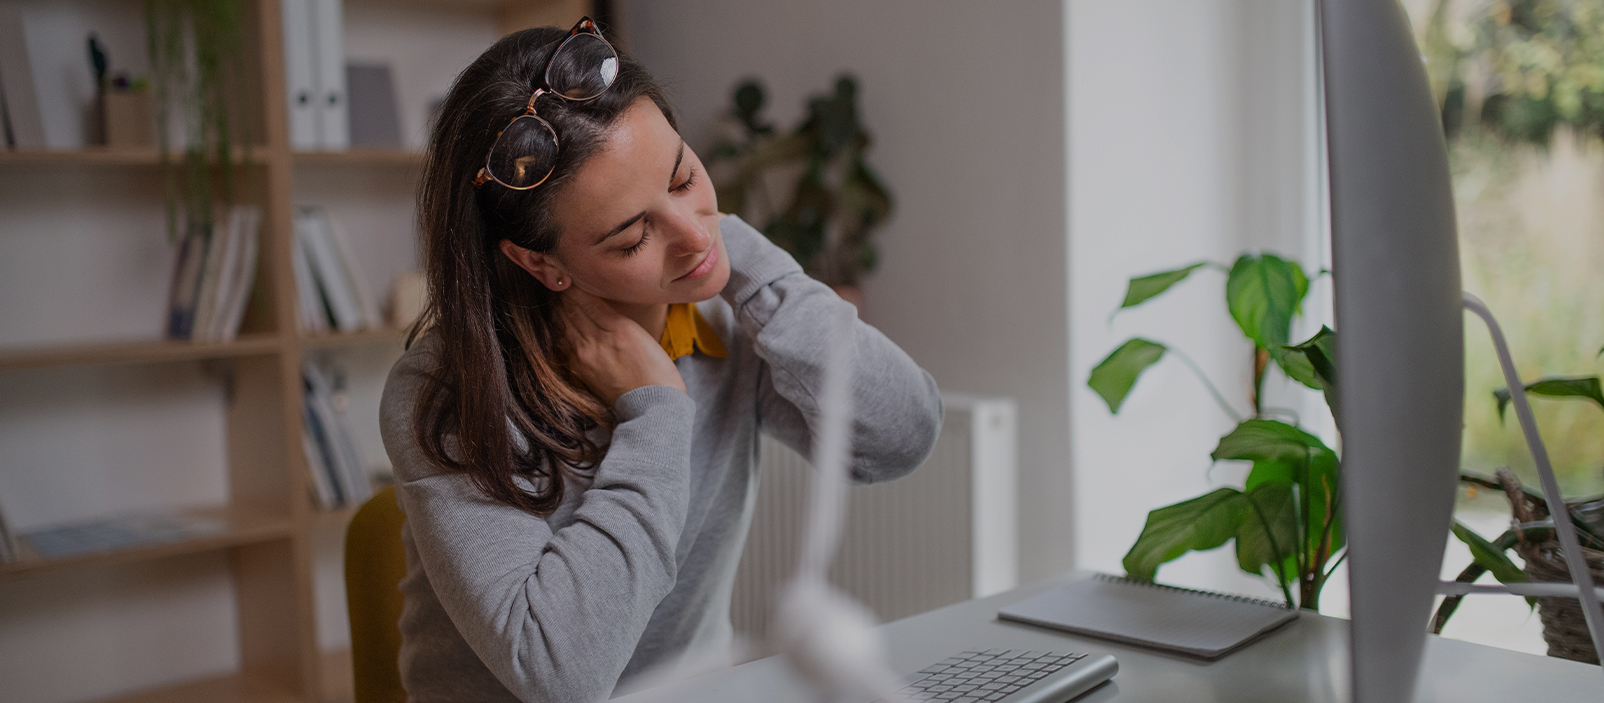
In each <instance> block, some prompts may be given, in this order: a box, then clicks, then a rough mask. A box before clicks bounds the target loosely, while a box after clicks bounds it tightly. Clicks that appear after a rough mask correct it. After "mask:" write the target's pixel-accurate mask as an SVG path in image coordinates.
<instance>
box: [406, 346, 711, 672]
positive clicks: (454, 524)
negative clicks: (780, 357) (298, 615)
mask: <svg viewBox="0 0 1604 703" xmlns="http://www.w3.org/2000/svg"><path fill="white" fill-rule="evenodd" d="M401 371H403V370H402V369H401V368H400V367H399V366H398V368H397V372H401ZM417 378H418V376H417V375H416V374H414V375H413V376H412V377H410V378H402V379H399V380H398V379H397V377H396V373H392V376H391V379H390V383H388V384H386V389H385V398H384V401H383V414H384V415H385V417H383V418H382V425H383V428H384V440H385V447H386V449H387V450H388V452H389V454H390V456H391V458H392V460H393V461H394V462H395V470H396V478H397V495H398V496H399V497H400V503H401V506H402V508H403V509H404V510H405V512H406V515H407V521H408V525H409V529H410V531H411V534H412V538H413V542H414V544H415V546H416V549H417V554H418V558H419V560H420V562H421V563H422V566H423V570H424V572H425V573H426V574H427V575H428V578H429V581H430V584H431V586H432V587H433V588H434V590H435V593H436V595H437V596H438V597H439V601H440V603H441V605H442V607H443V608H444V610H445V611H446V614H447V616H449V617H450V619H451V622H452V624H453V625H455V626H456V628H457V630H458V632H459V633H460V634H461V635H462V637H463V639H464V640H465V641H466V642H467V643H468V646H469V647H470V648H472V649H473V651H474V653H475V654H477V655H478V657H479V659H480V660H481V661H482V662H484V664H485V666H486V667H487V668H488V669H489V670H490V671H491V673H493V674H494V675H495V677H496V678H497V679H498V680H499V681H500V682H501V684H502V685H503V686H505V687H506V688H507V690H509V691H511V692H512V693H513V694H514V695H516V696H517V697H518V698H519V699H520V700H524V701H541V702H543V703H557V702H577V703H589V702H590V701H598V700H604V699H606V698H607V697H608V696H610V695H611V693H612V691H613V687H614V685H616V684H617V682H618V678H619V675H620V674H621V673H622V672H623V670H624V667H625V665H626V664H627V663H628V661H629V659H630V656H631V655H632V654H633V652H634V650H635V646H636V644H637V643H638V642H639V640H640V637H641V633H642V632H644V631H645V629H646V624H647V622H648V620H649V619H650V618H651V615H652V612H653V610H654V609H655V608H656V607H657V605H658V603H659V602H660V601H662V599H663V598H664V597H665V596H666V595H667V594H668V593H669V591H670V589H672V588H673V586H674V580H675V576H676V568H677V567H676V561H675V548H676V544H677V543H678V541H679V533H680V531H681V529H682V528H683V527H684V523H685V513H686V505H687V501H688V494H689V491H690V485H689V484H690V481H689V476H690V470H689V465H690V435H691V418H692V416H693V415H694V414H695V403H694V402H693V401H692V400H691V399H690V398H689V397H688V396H686V395H685V394H684V393H682V392H680V391H678V390H675V389H671V388H666V387H663V386H647V387H644V388H638V389H636V390H633V391H630V392H629V393H626V394H624V395H623V396H621V397H620V398H619V399H618V402H617V404H616V406H615V409H614V411H615V413H616V415H617V418H618V425H617V427H616V428H615V429H614V431H613V435H612V443H611V445H610V447H609V449H608V451H607V455H606V458H605V459H604V460H603V461H602V462H601V464H600V466H598V467H597V469H596V472H595V479H594V481H593V483H592V484H591V486H590V488H589V489H588V490H586V491H585V493H584V496H583V498H582V501H581V503H580V504H579V506H578V508H577V509H576V510H575V513H574V520H573V522H572V523H571V524H569V525H568V526H567V527H564V528H562V529H559V530H556V531H553V530H552V529H551V527H550V525H548V523H547V522H546V521H545V520H543V519H541V518H538V517H535V516H533V515H530V514H528V513H525V512H523V511H520V510H517V509H515V508H512V507H510V506H507V505H503V504H500V503H497V502H495V501H493V500H491V499H490V498H488V497H487V496H485V495H484V494H483V493H482V492H481V491H479V490H478V489H477V488H475V487H474V485H473V483H472V482H471V480H470V479H469V478H468V477H467V476H464V475H462V474H455V473H445V472H442V471H440V470H439V469H437V468H435V467H433V466H432V465H430V464H428V463H427V462H426V461H424V459H423V457H422V455H421V453H419V451H418V450H417V449H416V444H415V443H414V442H413V438H412V435H411V431H410V425H411V418H412V412H413V411H412V400H413V397H414V394H415V391H416V386H417Z"/></svg>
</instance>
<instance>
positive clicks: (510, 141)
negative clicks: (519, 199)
mask: <svg viewBox="0 0 1604 703" xmlns="http://www.w3.org/2000/svg"><path fill="white" fill-rule="evenodd" d="M556 163H557V133H556V132H554V131H552V129H551V125H550V124H547V122H546V121H545V120H543V119H540V118H539V117H536V116H533V115H525V116H523V117H520V118H518V119H516V120H513V121H512V124H510V125H507V128H506V129H505V130H502V132H501V136H499V137H497V138H496V144H495V146H492V147H491V148H490V162H489V163H487V164H486V165H485V166H486V168H488V169H489V170H490V175H491V176H494V177H495V179H496V180H498V181H501V182H502V183H503V184H505V185H507V186H509V187H512V188H530V187H533V186H536V185H539V184H540V182H541V181H544V180H546V176H547V175H550V174H551V169H552V167H553V166H554V165H555V164H556Z"/></svg>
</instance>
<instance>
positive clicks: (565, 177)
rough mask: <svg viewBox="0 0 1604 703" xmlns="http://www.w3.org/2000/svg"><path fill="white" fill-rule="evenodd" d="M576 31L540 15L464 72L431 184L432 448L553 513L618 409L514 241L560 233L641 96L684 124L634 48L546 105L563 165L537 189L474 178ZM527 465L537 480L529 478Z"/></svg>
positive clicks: (485, 486) (432, 164)
mask: <svg viewBox="0 0 1604 703" xmlns="http://www.w3.org/2000/svg"><path fill="white" fill-rule="evenodd" d="M566 36H567V32H566V31H564V30H561V29H558V28H556V27H539V28H535V29H526V30H523V31H520V32H515V33H513V34H509V35H507V36H506V37H503V38H502V39H501V40H500V41H498V42H496V43H495V45H493V46H491V47H490V48H489V49H488V50H486V51H485V53H484V54H482V55H480V56H479V58H478V59H476V60H475V61H474V62H473V63H472V64H471V65H469V66H468V68H466V69H464V70H463V72H462V74H461V75H459V76H457V80H456V83H454V84H453V85H452V87H451V92H450V93H449V94H447V95H446V99H445V103H444V104H443V105H442V106H441V108H440V114H439V117H438V119H437V120H436V122H435V125H434V132H433V134H432V135H431V137H430V140H429V148H428V152H427V154H425V157H424V166H423V178H422V180H421V182H420V183H419V186H418V224H419V229H420V230H421V233H422V238H423V259H424V268H425V271H426V275H427V277H428V282H429V302H428V306H427V308H426V309H425V311H424V314H423V316H422V318H420V319H419V321H418V323H417V324H416V325H414V327H413V329H412V333H411V335H410V337H409V339H408V344H409V345H410V344H411V342H412V341H413V340H414V339H416V337H417V336H418V335H419V334H420V332H421V331H422V330H424V329H426V328H427V329H428V331H429V334H433V335H436V336H438V337H439V345H438V346H439V355H438V357H437V358H436V364H435V366H434V368H433V371H432V373H431V375H429V376H428V377H427V378H426V379H425V381H424V385H423V390H422V392H421V393H419V395H418V401H417V406H416V408H415V409H414V416H413V435H414V436H415V437H417V441H418V444H419V446H420V448H421V449H422V451H423V453H424V456H425V457H427V458H428V459H429V460H430V461H431V462H433V463H435V464H436V465H438V466H440V467H441V468H443V469H445V470H447V471H453V472H459V473H464V474H467V475H468V476H470V477H471V478H472V479H473V483H474V485H475V486H477V487H478V488H479V489H480V490H482V491H484V493H485V495H487V496H489V497H490V498H492V499H494V500H496V501H499V502H502V503H506V504H508V505H512V506H514V507H517V508H520V509H523V510H525V511H528V512H530V513H533V514H535V515H539V516H545V515H549V514H551V512H552V511H553V510H555V509H556V508H557V506H558V505H560V504H561V503H562V500H563V485H564V479H565V476H566V475H569V474H571V473H573V472H588V471H590V470H593V469H594V467H595V465H596V464H597V463H598V462H600V461H601V458H602V456H603V455H604V454H605V452H606V450H605V448H604V447H601V446H598V445H597V443H596V442H595V441H594V440H593V439H592V438H591V436H590V433H591V432H592V431H593V430H595V429H596V428H597V427H600V426H606V427H609V428H610V427H611V425H612V423H613V419H612V414H611V410H610V409H609V408H608V407H607V406H606V405H604V404H603V403H601V402H600V401H599V400H597V399H596V398H595V396H593V395H591V393H590V392H588V391H587V390H586V389H585V386H584V384H583V383H581V382H580V381H579V380H578V378H576V377H575V376H574V375H573V373H572V372H571V371H570V370H569V368H568V364H567V363H565V360H566V359H567V358H568V355H569V350H568V347H567V344H566V341H565V339H566V338H565V337H564V333H563V327H562V323H561V321H560V318H559V317H558V315H557V306H556V302H557V297H556V295H555V294H553V293H552V292H551V291H549V290H547V289H546V287H545V286H544V285H542V284H541V283H540V282H539V281H537V280H536V279H535V278H534V277H533V276H531V275H529V274H528V273H527V272H526V271H524V270H523V269H521V268H519V267H518V266H517V265H516V264H514V263H512V262H511V261H510V260H508V259H507V257H506V256H505V255H503V254H502V253H501V250H500V242H501V240H503V239H507V240H511V241H512V242H513V243H514V244H517V245H518V246H520V247H523V248H525V249H529V250H532V251H537V252H548V251H551V250H552V249H553V248H554V247H555V246H556V245H557V235H558V233H557V230H556V225H555V223H554V222H553V220H552V216H551V206H552V202H553V201H554V200H555V199H557V198H561V197H563V192H564V190H565V188H564V186H565V184H566V183H567V182H568V181H569V180H570V179H571V178H572V177H573V175H574V173H575V171H577V170H578V168H579V167H580V165H582V164H583V163H584V162H585V161H586V160H587V159H588V158H590V156H592V155H593V154H595V153H596V152H597V151H598V150H599V149H600V148H602V147H603V146H604V144H605V142H606V140H607V138H608V132H609V130H610V129H611V127H612V126H613V124H614V123H615V122H616V120H617V119H618V117H619V115H620V114H622V113H623V112H624V111H625V110H626V109H627V108H628V107H629V106H630V105H633V104H634V103H635V102H636V101H637V100H639V99H641V98H648V99H650V100H652V101H653V102H654V103H656V104H657V107H658V108H659V109H661V110H662V111H663V115H664V116H665V117H667V118H668V121H669V124H671V125H672V124H674V116H673V112H672V111H671V110H670V108H669V106H668V102H667V100H666V99H665V98H664V97H663V91H662V89H661V88H660V87H659V86H658V85H657V84H656V83H655V82H653V80H652V78H651V76H650V75H649V74H648V73H647V72H646V69H645V68H644V67H642V66H641V65H640V63H639V62H637V61H635V60H633V59H631V58H630V57H628V56H626V55H623V54H622V53H620V55H619V67H618V77H617V79H616V80H615V81H614V82H613V84H612V86H610V87H609V88H608V89H607V91H606V92H604V93H602V95H601V96H599V97H597V98H595V99H593V100H588V101H585V102H569V101H566V100H563V99H561V98H557V97H549V98H548V97H542V98H541V99H540V103H539V105H538V106H537V108H536V109H537V110H538V111H539V115H540V117H542V118H543V119H545V120H546V121H547V122H550V123H551V125H552V127H553V128H554V129H555V130H556V132H557V138H558V143H559V153H558V157H557V165H556V168H555V169H554V170H553V171H552V174H551V177H550V178H549V179H548V180H547V181H546V182H545V183H543V184H541V185H540V186H539V187H537V188H534V189H532V190H524V191H517V190H512V189H510V188H505V187H502V186H501V185H499V184H496V183H493V182H491V183H485V184H484V185H483V186H481V187H477V188H476V187H475V186H474V185H473V178H474V174H475V173H477V172H478V170H479V168H480V167H481V166H483V165H484V163H485V157H486V155H487V154H488V153H489V152H490V146H491V144H492V143H493V142H494V141H495V138H496V135H497V133H498V132H499V131H500V130H501V129H503V128H504V127H506V126H507V123H508V122H510V121H511V120H512V118H514V117H516V116H518V115H519V114H521V113H522V112H523V109H524V105H525V104H526V103H527V102H528V101H529V96H530V94H532V93H533V92H534V91H535V88H536V87H537V86H539V85H541V82H542V80H543V71H544V69H545V67H546V62H547V60H548V59H549V58H550V57H551V54H552V52H553V51H555V50H556V48H557V45H558V43H559V42H561V41H562V39H564V38H565V37H566ZM518 476H524V477H527V478H528V479H529V480H530V482H531V484H532V486H533V490H526V489H525V488H523V487H521V486H519V484H518V483H517V482H516V481H515V478H516V477H518Z"/></svg>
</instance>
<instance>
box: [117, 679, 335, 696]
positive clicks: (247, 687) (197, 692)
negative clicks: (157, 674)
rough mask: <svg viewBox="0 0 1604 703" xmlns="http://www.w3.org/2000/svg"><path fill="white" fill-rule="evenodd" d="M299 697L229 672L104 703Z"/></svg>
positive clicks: (269, 684) (265, 683) (265, 682)
mask: <svg viewBox="0 0 1604 703" xmlns="http://www.w3.org/2000/svg"><path fill="white" fill-rule="evenodd" d="M302 700H304V699H303V698H301V697H300V696H297V695H295V694H294V693H291V692H289V691H286V690H284V689H283V688H281V687H279V686H275V685H273V684H272V683H271V682H267V681H261V680H258V679H252V678H248V677H245V676H242V675H239V674H231V675H229V676H222V677H218V678H214V679H204V680H201V681H191V682H188V683H181V684H178V685H176V686H167V687H164V688H158V689H154V690H149V691H140V692H139V693H134V694H130V695H127V696H119V697H117V698H113V699H111V700H109V701H104V702H103V703H287V702H289V701H297V702H299V701H302Z"/></svg>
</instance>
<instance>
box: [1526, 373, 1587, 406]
mask: <svg viewBox="0 0 1604 703" xmlns="http://www.w3.org/2000/svg"><path fill="white" fill-rule="evenodd" d="M1526 392H1527V393H1531V394H1533V395H1546V396H1548V397H1550V398H1587V399H1588V400H1591V401H1593V402H1595V403H1598V405H1599V407H1600V408H1604V389H1601V388H1600V385H1599V381H1598V377H1597V376H1550V377H1548V378H1544V379H1540V380H1538V381H1536V382H1534V383H1530V384H1527V386H1526Z"/></svg>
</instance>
